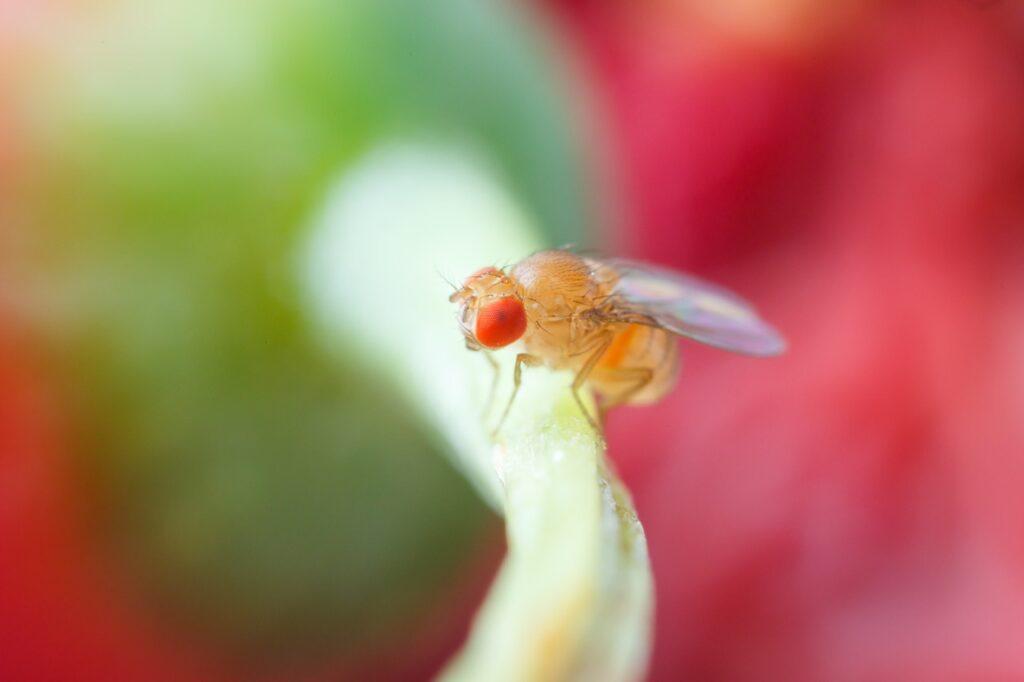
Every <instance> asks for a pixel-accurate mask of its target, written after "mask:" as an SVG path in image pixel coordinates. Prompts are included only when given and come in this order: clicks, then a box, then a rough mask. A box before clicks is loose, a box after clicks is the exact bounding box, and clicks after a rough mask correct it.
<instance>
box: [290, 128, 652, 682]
mask: <svg viewBox="0 0 1024 682" xmlns="http://www.w3.org/2000/svg"><path fill="white" fill-rule="evenodd" d="M542 246H543V245H542V243H541V241H540V239H539V237H538V234H537V231H536V230H534V229H533V228H531V226H530V225H529V224H528V222H527V221H526V220H525V218H524V216H523V214H522V213H521V212H520V210H519V209H518V207H517V206H516V205H515V204H514V203H513V202H512V200H511V199H510V198H509V197H508V195H507V194H506V192H505V191H504V190H503V189H502V187H501V185H500V184H499V183H498V182H497V181H496V180H495V177H494V173H493V172H492V171H491V170H490V167H489V166H488V164H487V163H486V162H485V161H484V160H483V159H482V158H481V157H479V156H476V155H474V154H473V153H471V152H468V151H465V150H458V149H455V148H453V147H447V146H442V145H440V144H425V143H422V144H413V143H407V144H397V143H396V144H395V145H393V146H390V147H384V148H380V149H378V150H377V151H374V152H372V153H371V154H369V155H368V156H367V157H366V158H365V159H364V160H363V161H362V162H361V163H358V164H356V165H355V166H354V167H353V168H352V169H350V170H349V171H348V172H346V173H345V174H344V175H343V177H341V178H340V179H339V180H338V182H337V184H336V185H335V186H334V190H333V191H332V193H331V195H330V196H329V197H328V198H327V200H326V204H325V207H324V210H323V211H322V213H321V214H320V215H319V216H318V217H317V219H316V221H315V223H314V227H313V231H312V234H311V237H310V241H309V245H308V248H307V249H306V251H305V253H304V254H303V259H302V262H301V267H302V268H303V269H304V270H305V272H306V277H307V282H308V291H309V302H310V309H311V311H313V314H314V315H315V316H316V318H317V319H318V321H319V323H320V326H321V328H322V329H324V331H325V335H324V338H325V342H326V343H328V344H338V343H339V342H340V341H341V340H344V342H345V345H346V346H348V347H351V345H353V344H354V345H355V347H356V348H358V349H360V350H361V352H362V354H363V356H364V359H365V362H367V363H368V364H369V365H370V366H372V367H375V368H376V370H377V371H378V373H379V374H380V375H381V376H383V377H387V378H386V381H387V382H389V383H391V384H393V385H394V386H395V388H396V392H397V394H398V395H401V396H402V397H403V398H404V399H405V400H408V401H409V402H410V403H411V404H412V405H413V406H414V407H415V409H417V410H418V411H419V412H420V414H421V415H422V416H423V417H424V418H425V419H426V420H427V421H428V422H429V423H430V424H432V425H433V426H434V428H435V429H436V431H437V433H438V434H439V436H440V437H441V438H443V440H444V441H445V442H446V443H447V445H448V448H447V449H448V451H449V452H450V454H451V456H452V459H453V461H454V463H455V464H456V466H457V467H458V468H459V469H460V470H461V471H462V472H463V473H464V474H465V475H466V476H467V477H468V478H469V479H470V480H471V481H472V482H473V483H474V484H475V485H476V487H477V489H478V490H479V491H480V492H481V494H482V495H483V497H484V498H485V499H486V500H487V501H488V502H489V503H490V504H492V505H493V506H494V507H495V508H496V509H497V510H499V511H500V512H501V513H503V514H504V515H505V519H506V527H507V533H508V556H507V558H506V559H505V562H504V565H503V566H502V568H501V571H500V573H499V575H498V578H497V580H496V582H495V584H494V586H493V588H492V590H491V592H490V595H489V596H488V598H487V601H486V603H485V604H484V605H483V607H482V609H481V611H480V613H479V614H478V616H477V618H476V621H475V623H474V626H473V629H472V632H471V634H470V636H469V640H468V642H467V643H466V645H465V647H464V648H463V650H462V652H461V653H460V654H459V655H458V656H457V657H456V658H455V660H454V661H452V662H451V663H450V665H449V666H448V668H447V669H446V671H445V672H444V673H443V678H444V679H447V680H479V679H487V680H503V679H507V680H535V679H537V680H548V679H556V680H563V679H585V680H595V679H600V680H628V679H636V678H638V677H639V676H640V675H642V673H643V670H644V667H645V664H646V660H647V655H648V649H649V646H650V620H651V609H652V586H651V575H650V569H649V565H648V559H647V551H646V543H645V540H644V535H643V530H642V528H641V526H640V523H639V521H638V520H637V518H636V515H635V513H634V511H633V509H632V506H631V503H630V500H629V496H628V494H627V493H626V491H625V490H624V489H623V487H622V486H621V484H620V483H619V482H618V481H617V480H616V478H615V476H614V474H613V473H612V472H611V470H610V468H609V466H608V465H607V463H606V461H605V452H604V451H605V448H604V442H603V440H602V438H601V437H600V435H599V434H596V433H595V432H594V431H593V429H592V428H591V427H590V425H589V424H588V422H587V421H586V419H585V418H584V417H583V415H582V414H581V413H580V411H579V407H578V406H577V405H576V404H575V401H574V400H573V399H572V396H571V393H570V391H569V383H570V379H571V377H570V376H569V375H568V374H564V373H554V372H551V371H549V370H546V369H537V368H535V369H530V370H528V371H527V372H526V374H525V377H524V381H523V386H522V389H521V391H520V394H519V397H518V398H517V400H516V403H515V405H514V407H513V409H512V412H511V414H510V416H509V419H508V422H507V423H506V425H505V427H504V428H503V429H502V431H501V433H500V435H499V437H498V439H497V442H496V443H492V442H491V441H490V439H489V438H488V436H487V433H488V429H489V425H493V420H494V415H495V414H497V413H499V412H500V408H501V407H503V403H502V401H503V400H507V396H508V394H509V390H510V377H509V375H510V371H509V367H510V364H511V362H510V361H511V354H510V353H511V351H508V352H502V353H499V354H498V357H499V361H500V362H501V364H502V366H503V367H504V370H505V371H504V372H503V373H502V380H501V382H500V383H499V386H498V392H497V395H498V400H497V401H496V402H497V403H498V404H497V405H492V406H491V408H490V409H489V410H486V412H487V413H486V414H484V412H485V410H484V407H485V403H486V402H487V400H486V396H487V395H488V390H489V385H490V381H491V378H492V374H491V370H490V368H489V366H488V364H487V363H486V362H485V361H484V358H482V357H480V356H479V354H478V353H471V352H469V351H467V350H466V349H465V348H464V346H463V343H462V339H461V335H460V334H459V331H458V328H457V325H456V323H455V320H454V315H453V313H454V311H453V309H452V307H451V304H450V303H448V301H447V297H448V294H449V293H450V288H449V285H448V284H447V283H446V281H445V279H444V278H443V277H442V275H444V276H445V277H447V278H448V279H450V280H452V281H457V280H458V279H460V278H461V277H462V276H464V275H465V274H466V273H469V272H471V271H473V270H475V269H477V268H479V267H481V266H483V265H492V264H498V265H501V264H504V263H508V262H511V261H513V260H515V259H517V258H520V257H522V256H524V255H526V254H527V253H529V252H531V251H534V250H537V249H538V248H541V247H542Z"/></svg>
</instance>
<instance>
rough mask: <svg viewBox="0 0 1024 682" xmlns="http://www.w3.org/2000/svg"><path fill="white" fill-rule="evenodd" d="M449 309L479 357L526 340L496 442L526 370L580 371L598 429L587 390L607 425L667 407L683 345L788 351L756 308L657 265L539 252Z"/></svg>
mask: <svg viewBox="0 0 1024 682" xmlns="http://www.w3.org/2000/svg"><path fill="white" fill-rule="evenodd" d="M449 300H451V301H452V302H453V303H455V304H457V305H458V321H459V326H460V327H461V329H462V333H463V335H464V336H465V340H466V346H467V348H469V349H470V350H475V351H489V350H495V349H498V348H503V347H505V346H508V345H511V344H513V343H515V342H517V341H522V345H523V352H520V353H519V354H517V355H516V361H515V368H514V371H513V379H514V388H513V390H512V395H511V397H510V398H509V402H508V404H507V405H506V407H505V410H504V412H503V413H502V415H501V418H500V419H499V421H498V425H497V426H496V427H495V433H497V431H498V430H499V429H500V428H501V425H502V424H503V423H504V421H505V418H506V417H507V416H508V413H509V410H510V409H511V407H512V403H513V402H514V401H515V397H516V394H517V393H518V391H519V385H520V383H521V381H522V370H523V366H542V365H543V366H547V367H550V368H552V369H557V370H570V371H572V372H574V373H575V378H574V379H573V382H572V395H573V397H574V398H575V399H576V402H577V404H578V405H579V407H580V409H581V410H582V411H583V414H584V415H585V416H586V418H587V421H589V422H590V424H591V425H592V426H593V427H594V428H595V429H597V422H596V421H595V420H594V419H593V418H592V417H591V415H590V413H589V411H588V410H587V408H586V407H585V406H584V404H583V401H582V400H581V399H580V395H579V391H580V389H581V388H583V387H584V386H588V387H589V388H591V389H592V390H593V391H594V393H596V394H597V396H598V398H599V403H598V406H599V407H598V409H599V414H598V420H603V418H604V414H605V412H606V411H607V410H608V409H610V408H612V407H615V406H616V405H622V404H646V403H652V402H655V401H657V400H659V399H660V398H662V397H663V396H664V395H665V394H666V393H668V392H669V391H670V390H671V389H672V387H673V386H674V385H675V381H676V376H677V374H678V371H679V350H678V347H677V344H676V337H677V336H682V337H686V338H690V339H693V340H695V341H699V342H701V343H704V344H707V345H709V346H715V347H717V348H723V349H725V350H730V351H734V352H737V353H744V354H747V355H757V356H769V355H777V354H779V353H781V352H783V350H785V347H786V343H785V341H784V340H783V338H782V336H781V335H780V334H779V333H778V332H777V331H775V329H773V328H772V327H771V326H770V325H768V324H767V323H766V322H764V321H763V320H762V319H761V318H760V317H759V316H758V314H757V312H756V311H755V310H754V308H753V307H752V306H751V305H750V304H749V303H747V302H746V301H744V300H743V299H741V298H740V297H739V296H737V295H736V294H733V293H731V292H730V291H728V290H726V289H724V288H722V287H718V286H715V285H713V284H709V283H707V282H704V281H701V280H699V279H697V278H695V277H692V276H690V275H685V274H683V273H679V272H674V271H671V270H668V269H664V268H659V267H656V266H653V265H646V264H643V263H637V262H633V261H628V260H621V259H597V258H590V257H585V256H582V255H578V254H575V253H573V252H571V251H566V250H561V249H556V250H551V251H541V252H539V253H535V254H533V255H532V256H529V257H527V258H525V259H523V260H521V261H520V262H519V263H517V264H516V265H514V266H512V267H511V268H508V269H507V270H500V269H498V268H494V267H486V268H482V269H480V270H477V271H476V272H474V273H473V274H471V275H470V276H469V277H467V278H466V280H465V281H464V282H463V284H462V287H461V288H458V289H457V290H456V291H455V293H453V294H452V295H451V297H450V299H449ZM488 359H489V360H490V362H491V364H492V366H493V367H494V368H495V370H497V363H496V362H495V361H494V360H493V358H490V356H489V355H488Z"/></svg>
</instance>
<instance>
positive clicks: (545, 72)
mask: <svg viewBox="0 0 1024 682" xmlns="http://www.w3.org/2000/svg"><path fill="white" fill-rule="evenodd" d="M44 7H45V8H41V9H39V10H38V11H39V12H40V13H41V16H43V18H44V20H45V21H43V22H42V25H43V26H44V27H45V29H44V30H38V31H36V32H33V31H31V30H29V31H28V32H27V33H23V34H22V35H21V37H20V38H19V42H18V50H19V56H20V57H22V58H23V59H24V62H23V63H24V64H25V67H24V68H25V69H26V70H30V71H31V72H32V77H31V78H26V79H23V80H21V81H19V82H18V84H17V85H16V89H15V94H16V98H15V99H14V100H13V101H14V103H15V119H14V120H15V123H16V125H19V126H21V127H20V129H19V132H20V133H21V135H22V139H23V140H24V141H26V143H25V144H24V145H23V146H24V148H25V149H27V159H28V164H27V166H26V167H28V168H30V169H31V172H29V173H26V174H24V175H20V176H19V177H18V179H17V181H18V183H19V186H18V188H17V192H18V196H19V197H20V200H19V201H18V202H17V204H16V206H15V207H14V213H15V214H16V215H17V218H18V221H19V222H20V223H21V224H24V225H26V226H27V227H28V229H26V230H24V231H23V232H22V236H21V237H19V239H18V240H16V242H12V243H14V245H15V247H16V249H17V252H16V255H15V256H14V257H10V252H9V254H8V256H9V257H8V258H6V259H4V264H5V266H6V267H8V268H9V269H10V272H8V273H6V274H5V276H6V277H7V278H8V279H9V280H10V281H13V282H15V283H16V295H15V296H14V297H13V301H14V302H15V305H14V306H13V308H14V309H15V310H17V311H19V312H18V313H17V314H18V315H21V314H24V315H26V316H28V317H29V318H31V325H32V327H33V328H34V329H35V330H37V331H38V330H42V331H41V332H39V333H38V337H37V338H39V339H40V340H41V341H42V342H43V343H44V345H45V348H46V349H47V350H46V352H47V358H48V361H49V362H51V363H53V364H52V365H51V366H52V367H54V368H56V369H55V371H54V372H53V373H52V374H53V376H54V377H56V381H57V382H59V386H58V393H59V395H60V399H61V402H62V404H63V405H65V406H66V407H67V408H68V414H69V415H70V417H69V421H70V423H71V428H72V429H73V437H72V438H71V439H70V442H71V443H73V453H72V455H73V458H74V462H75V467H76V469H77V471H78V473H79V475H81V476H83V477H85V478H86V479H87V480H88V482H89V485H88V486H86V489H88V490H90V491H91V505H92V508H93V509H94V510H95V512H96V516H95V521H96V524H98V525H97V528H98V529H99V530H100V531H105V533H103V537H106V538H109V541H110V546H111V547H113V548H114V550H115V552H116V556H117V557H119V558H118V561H119V562H120V563H121V565H122V566H125V567H127V571H126V572H127V573H128V574H129V575H132V576H134V579H137V581H138V584H139V585H141V586H143V592H144V593H145V594H146V595H147V596H146V599H147V600H148V601H150V602H151V603H152V604H153V605H155V606H157V607H158V608H160V609H163V610H164V611H165V612H166V613H167V614H169V616H170V618H171V620H172V621H175V622H178V623H180V624H181V626H182V631H186V632H191V633H196V632H198V633H201V636H202V638H204V639H205V640H207V641H208V643H210V644H212V645H213V646H214V647H215V648H217V649H219V650H224V651H229V652H235V653H237V654H240V655H242V656H244V657H246V658H248V659H249V660H250V661H265V660H269V661H277V660H281V659H283V658H287V657H292V656H296V655H298V654H302V655H304V656H309V655H312V654H316V653H323V652H325V651H328V650H330V651H331V652H333V653H338V652H339V651H340V650H342V649H344V648H345V647H346V646H348V647H352V646H355V645H361V644H363V643H365V641H366V639H367V638H372V637H374V636H375V635H378V634H380V633H381V632H384V631H385V630H386V629H387V628H388V627H389V626H390V625H393V624H395V623H401V622H403V620H407V619H408V617H409V614H410V613H419V612H423V611H424V610H425V609H427V608H429V606H430V605H431V604H432V603H433V602H436V600H437V597H438V595H439V594H440V593H442V592H443V589H444V587H445V586H446V585H450V584H451V581H452V579H453V576H457V575H458V573H456V572H455V571H454V568H455V567H456V566H457V565H458V564H459V563H461V562H462V561H463V560H464V558H465V556H466V555H467V553H470V552H474V551H476V550H477V549H478V548H479V546H480V543H481V542H482V541H483V540H482V537H484V536H486V535H487V529H488V528H490V529H491V530H492V531H493V530H495V529H496V527H497V526H496V524H493V523H492V524H490V525H488V521H487V519H488V512H486V511H485V509H484V507H483V505H482V503H481V502H480V501H479V500H478V499H477V498H476V496H475V494H474V493H473V492H472V491H471V490H470V488H469V487H468V485H467V484H466V483H465V482H464V481H463V480H462V479H461V478H460V477H459V476H458V475H457V474H456V473H455V472H454V471H453V470H451V468H450V467H449V465H448V464H447V462H446V461H445V460H444V459H443V457H441V456H439V452H438V448H439V446H435V445H432V443H436V442H437V441H436V439H434V438H432V437H431V434H429V433H426V432H425V431H424V428H425V427H423V426H422V425H421V424H419V423H417V422H416V420H415V419H414V418H413V417H412V416H411V414H410V411H409V410H408V407H407V406H406V405H404V404H403V403H402V401H401V399H400V397H399V394H398V393H397V392H396V391H395V390H394V388H393V387H392V386H389V385H387V384H386V383H383V381H384V380H383V379H382V378H381V377H380V376H379V375H377V374H374V373H371V372H369V371H367V370H366V369H365V368H361V367H362V365H360V363H359V361H358V360H357V359H350V360H346V359H345V358H346V352H345V349H344V348H341V349H333V350H334V351H336V353H332V354H331V355H330V357H328V355H327V353H326V351H325V350H324V348H323V347H322V344H321V343H320V342H318V340H317V339H314V338H313V332H312V331H311V329H310V324H309V321H308V320H307V319H306V317H305V313H304V312H303V310H302V308H301V305H300V292H299V286H298V281H299V278H298V277H297V274H296V272H295V270H296V267H297V259H296V254H297V250H298V249H299V247H300V246H301V243H302V241H303V239H304V238H305V236H306V235H305V234H304V232H303V226H304V225H305V224H307V221H308V219H309V217H310V215H311V213H312V211H313V210H314V209H315V207H316V205H317V202H318V201H320V200H321V199H322V197H323V193H324V191H325V185H326V182H327V181H328V179H330V178H331V177H332V176H335V175H336V174H337V173H338V172H339V170H341V169H343V168H345V167H346V165H347V164H349V163H350V162H351V161H352V160H353V159H356V158H358V157H359V155H360V154H361V153H363V152H365V151H366V150H368V149H370V148H372V147H373V146H374V145H376V144H379V143H381V142H382V141H385V140H388V139H404V138H416V139H421V138H429V139H432V140H450V141H453V142H457V143H458V144H460V145H468V146H470V147H474V148H476V149H478V150H480V151H482V152H483V154H484V155H485V156H486V157H487V158H488V160H489V161H491V162H493V164H494V166H495V168H496V169H497V170H498V172H499V174H500V175H501V176H502V178H503V179H504V180H505V181H506V182H507V185H508V188H509V189H510V191H511V192H512V193H513V195H514V196H515V197H517V199H518V200H519V201H520V202H521V204H522V207H523V209H524V211H525V212H526V213H527V215H528V216H529V217H530V218H531V219H532V220H533V221H534V222H535V223H536V225H537V226H538V227H539V228H540V229H542V231H543V232H544V233H545V234H546V235H547V238H548V239H549V240H550V242H551V243H552V244H557V243H566V242H571V241H578V240H579V238H580V236H581V235H582V233H583V231H584V225H585V224H586V223H587V222H588V219H589V218H588V215H587V210H586V208H585V202H584V200H583V198H582V195H583V189H582V188H583V186H584V180H585V179H584V178H583V177H582V175H581V168H582V167H583V165H584V164H583V162H582V156H583V155H582V152H581V149H580V148H579V145H578V144H577V142H574V140H575V141H578V140H580V137H579V136H578V135H577V134H576V133H575V132H574V131H573V130H570V129H569V125H570V124H569V113H568V111H567V107H566V105H565V103H564V102H563V101H562V99H560V96H559V95H558V94H557V93H559V92H560V91H561V92H564V90H565V88H564V82H562V79H563V78H564V77H565V75H564V74H559V73H554V72H552V69H551V67H550V65H551V64H552V63H557V55H554V54H552V53H551V51H550V48H549V46H548V45H547V44H545V43H543V42H540V41H542V40H543V38H542V37H543V35H544V33H543V31H539V30H538V27H537V26H536V25H535V24H534V20H533V19H532V18H531V17H529V16H526V15H525V14H523V13H520V12H518V11H514V10H512V9H510V7H509V4H508V3H499V2H492V1H488V0H408V1H400V0H346V2H317V1H302V2H267V1H263V2H227V3H207V2H201V1H198V0H193V1H185V2H174V3H131V2H124V3H122V2H109V3H97V4H95V5H91V6H78V7H73V8H68V7H57V6H44ZM32 11H35V10H31V11H29V12H32ZM26 26H27V27H29V28H31V27H32V26H36V27H38V22H33V21H26ZM480 229H481V230H486V229H488V228H487V226H486V225H481V228H480ZM25 235H30V236H27V237H26V236H25ZM386 303H387V302H382V304H386ZM453 333H456V332H455V330H454V328H453ZM339 357H340V358H341V360H340V361H339V360H338V358H339ZM432 600H433V601H432Z"/></svg>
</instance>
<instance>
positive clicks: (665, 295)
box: [600, 259, 786, 355]
mask: <svg viewBox="0 0 1024 682" xmlns="http://www.w3.org/2000/svg"><path fill="white" fill-rule="evenodd" d="M600 263H601V265H602V266H606V267H609V268H610V269H611V270H612V271H613V272H614V273H615V274H616V275H617V276H618V281H617V283H616V284H615V287H614V289H613V293H614V296H613V298H612V305H613V308H614V310H615V311H616V315H617V316H619V317H620V318H621V319H632V321H634V322H638V323H640V324H644V323H645V322H646V323H648V324H650V323H652V322H653V323H655V324H656V325H657V326H659V327H662V328H664V329H667V330H668V331H670V332H673V333H674V334H679V335H680V336H686V337H688V338H691V339H694V340H695V341H700V342H701V343H706V344H708V345H709V346H715V347H717V348H724V349H725V350H730V351H735V352H737V353H745V354H747V355H778V354H779V353H782V352H783V351H784V350H785V349H786V341H785V339H783V338H782V335H781V334H779V332H777V331H776V330H775V329H774V328H773V327H772V326H771V325H769V324H768V323H767V322H765V321H764V320H762V319H761V318H760V317H759V316H758V314H757V311H756V310H754V308H753V306H751V305H750V304H749V303H747V302H746V301H744V300H743V299H742V298H740V297H739V296H737V295H736V294H734V293H732V292H731V291H728V290H727V289H724V288H722V287H719V286H716V285H714V284H710V283H708V282H704V281H702V280H699V279H697V278H696V277H692V276H690V275H684V274H682V273H679V272H674V271H672V270H668V269H664V268H659V267H656V266H652V265H646V264H643V263H636V262H633V261H628V260H620V259H609V260H605V261H600ZM644 318H647V319H644Z"/></svg>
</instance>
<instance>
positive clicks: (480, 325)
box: [448, 267, 526, 350]
mask: <svg viewBox="0 0 1024 682" xmlns="http://www.w3.org/2000/svg"><path fill="white" fill-rule="evenodd" d="M448 300H450V301H451V302H452V303H455V304H456V305H457V306H458V312H457V319H458V321H459V327H460V328H461V329H462V334H463V335H464V336H465V337H466V346H467V347H469V348H471V349H473V350H481V349H483V348H488V349H495V348H503V347H504V346H507V345H509V344H512V343H515V342H516V341H518V340H519V339H520V338H521V337H522V336H523V334H524V333H525V332H526V309H525V307H524V306H523V301H522V299H521V298H520V296H519V295H518V294H517V293H516V286H515V282H513V281H512V279H511V278H510V277H509V276H508V275H506V274H505V273H504V272H502V271H501V270H499V269H498V268H493V267H487V268H481V269H480V270H477V271H476V272H474V273H473V274H472V275H470V276H469V277H467V278H466V281H465V282H463V283H462V287H461V288H459V289H458V290H457V291H456V292H455V293H453V294H452V295H451V297H450V298H449V299H448Z"/></svg>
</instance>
